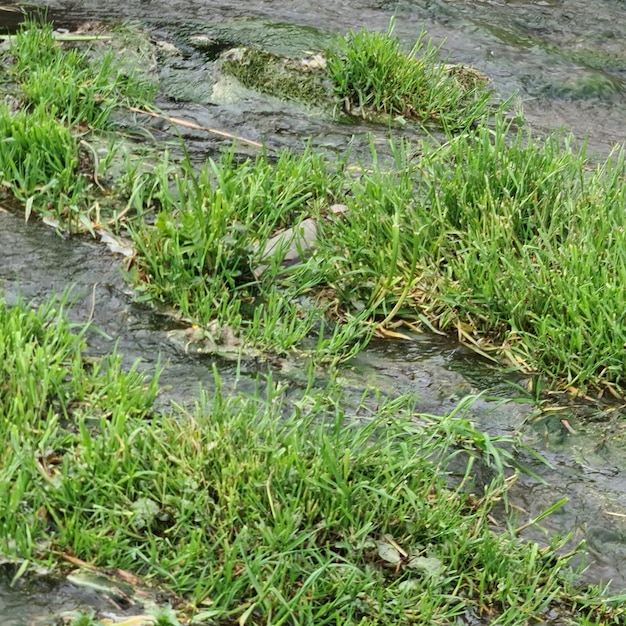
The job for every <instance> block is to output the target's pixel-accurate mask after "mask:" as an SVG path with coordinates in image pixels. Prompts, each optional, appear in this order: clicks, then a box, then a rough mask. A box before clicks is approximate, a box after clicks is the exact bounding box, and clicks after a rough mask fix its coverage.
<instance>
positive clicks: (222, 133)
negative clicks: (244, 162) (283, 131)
mask: <svg viewBox="0 0 626 626" xmlns="http://www.w3.org/2000/svg"><path fill="white" fill-rule="evenodd" d="M128 110H129V111H132V112H133V113H141V114H143V115H149V116H150V117H155V118H157V119H160V120H165V121H166V122H169V123H170V124H176V125H178V126H184V127H185V128H193V129H194V130H203V131H205V132H207V133H213V134H214V135H219V136H220V137H226V138H227V139H236V140H237V141H241V143H247V144H248V145H250V146H254V147H255V148H263V147H264V146H263V144H262V143H259V142H258V141H252V139H246V138H245V137H239V136H238V135H233V134H231V133H227V132H225V131H223V130H216V129H215V128H208V127H207V126H200V124H196V123H195V122H188V121H187V120H182V119H180V118H179V117H170V116H169V115H163V114H161V113H154V112H153V111H146V110H145V109H140V108H138V107H128Z"/></svg>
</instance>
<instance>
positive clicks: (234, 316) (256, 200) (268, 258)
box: [128, 151, 367, 360]
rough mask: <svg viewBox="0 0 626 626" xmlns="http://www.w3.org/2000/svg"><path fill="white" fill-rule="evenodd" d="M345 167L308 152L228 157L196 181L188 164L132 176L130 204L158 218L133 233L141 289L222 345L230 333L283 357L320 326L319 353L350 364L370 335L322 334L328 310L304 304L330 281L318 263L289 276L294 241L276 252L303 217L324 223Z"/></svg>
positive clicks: (339, 189)
mask: <svg viewBox="0 0 626 626" xmlns="http://www.w3.org/2000/svg"><path fill="white" fill-rule="evenodd" d="M342 168H343V165H342V163H338V164H336V168H335V169H334V170H333V169H331V168H329V167H328V165H327V164H326V161H325V159H324V157H323V156H321V155H315V154H313V153H311V152H310V151H306V152H305V153H304V154H302V155H296V154H293V153H291V152H288V151H286V152H283V153H282V154H281V155H279V156H278V158H277V159H270V158H269V157H268V156H267V155H261V156H259V157H258V158H256V159H249V160H245V161H243V162H240V163H237V162H235V160H234V153H233V152H232V151H231V152H230V153H226V154H225V155H223V156H222V158H221V159H220V160H219V161H212V160H209V161H208V162H207V163H206V164H205V166H204V167H203V168H202V169H201V170H200V171H199V172H198V171H195V170H194V168H193V167H192V165H191V163H190V162H189V161H188V160H186V161H184V162H183V163H182V164H181V166H180V167H177V166H175V165H173V166H172V167H171V168H167V167H166V168H159V169H158V171H157V170H155V173H153V174H152V173H150V172H148V173H145V172H144V173H143V174H141V175H138V176H135V177H134V178H133V176H131V177H130V180H131V181H132V182H131V184H130V185H129V191H128V193H129V195H130V196H131V197H133V198H134V201H135V202H137V203H138V205H141V206H142V207H144V210H145V209H146V208H148V209H149V210H151V207H153V208H155V209H156V208H157V207H158V211H159V212H158V215H157V218H156V220H155V223H154V224H150V225H149V224H145V223H143V224H140V225H139V226H137V227H136V228H135V229H134V230H133V240H134V242H135V245H136V248H137V252H138V255H137V258H136V271H135V279H136V281H137V284H138V286H139V288H140V289H141V290H142V292H143V293H144V294H145V295H146V296H147V297H149V298H150V299H151V300H153V301H158V302H161V303H163V304H167V305H174V306H175V307H176V309H177V310H178V311H180V313H181V314H182V315H183V316H184V317H186V318H188V319H191V320H192V321H193V322H194V323H196V324H198V325H200V326H201V327H206V326H207V324H209V323H210V322H217V336H216V340H217V342H218V343H219V341H220V336H219V335H220V328H221V327H224V326H228V327H231V328H235V329H237V330H238V331H239V332H241V334H242V336H243V337H244V338H245V339H247V341H248V342H249V343H250V344H251V345H256V346H261V347H263V348H265V349H269V350H272V351H274V352H276V353H279V354H284V353H289V352H290V351H291V350H292V349H293V348H294V347H296V346H299V345H300V344H301V343H302V341H303V340H304V339H305V338H306V337H307V336H308V335H309V334H310V333H311V331H312V330H313V329H314V327H317V328H318V336H319V340H318V342H317V343H316V345H315V347H314V349H313V351H314V352H317V353H319V354H323V355H325V356H327V357H328V358H330V359H331V360H333V359H334V360H337V359H340V358H346V357H347V356H348V355H350V354H351V353H352V345H353V344H354V342H355V340H356V339H357V338H358V337H361V336H363V335H364V334H365V333H366V332H367V329H364V328H361V329H358V328H353V332H351V333H348V334H347V335H346V334H345V333H343V334H342V330H341V329H338V330H336V331H335V332H330V335H329V334H328V333H325V332H323V331H324V326H323V325H324V321H325V318H324V307H323V306H322V307H311V306H307V305H306V301H305V300H302V299H303V298H306V296H307V294H309V293H311V292H312V290H313V289H314V288H315V287H317V286H319V283H320V280H321V279H323V274H322V273H321V272H316V271H315V259H314V258H313V259H312V261H311V263H310V264H304V265H303V264H300V265H299V266H296V267H295V269H294V270H293V271H290V270H288V269H287V270H285V268H283V267H282V262H283V259H284V256H285V254H286V252H287V247H288V244H289V241H286V242H285V243H283V244H278V245H273V246H272V245H270V244H269V242H270V237H271V236H272V235H274V234H275V233H276V232H277V231H278V232H280V231H281V230H282V231H284V229H285V228H287V227H289V226H293V225H295V226H296V227H297V225H298V224H299V223H300V222H301V221H302V220H303V219H304V218H307V217H309V216H311V215H314V216H316V217H318V218H320V219H323V216H324V215H325V214H327V213H328V212H329V207H330V206H331V205H332V204H333V203H334V202H335V200H336V199H337V198H339V197H341V196H342V195H343V193H344V184H345V181H344V176H343V174H342ZM146 177H147V178H148V179H150V180H151V182H150V184H146V182H145V180H146ZM270 252H271V253H270ZM262 267H265V270H264V271H263V273H262V274H261V275H260V276H259V268H262ZM344 335H345V338H344ZM329 342H330V343H329Z"/></svg>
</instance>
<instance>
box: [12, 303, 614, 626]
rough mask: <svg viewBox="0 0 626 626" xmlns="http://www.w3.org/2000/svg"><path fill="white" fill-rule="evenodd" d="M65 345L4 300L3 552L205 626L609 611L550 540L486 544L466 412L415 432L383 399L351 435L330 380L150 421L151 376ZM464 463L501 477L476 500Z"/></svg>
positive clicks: (400, 403) (219, 396)
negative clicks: (72, 569) (141, 593)
mask: <svg viewBox="0 0 626 626" xmlns="http://www.w3.org/2000/svg"><path fill="white" fill-rule="evenodd" d="M71 330H72V329H71V327H70V325H69V324H68V323H67V322H66V321H64V319H63V317H62V315H61V313H60V311H59V310H58V309H57V308H55V306H54V305H53V304H48V305H45V306H43V307H42V308H40V309H38V310H29V309H27V308H26V307H24V306H23V305H17V306H15V307H13V308H8V307H7V306H6V304H4V303H1V304H0V338H2V342H1V343H0V355H1V356H2V358H1V359H0V368H2V369H1V373H2V378H1V380H2V381H3V382H2V394H1V399H2V400H1V401H2V411H3V417H4V419H3V420H1V421H0V443H1V444H2V445H1V448H0V449H1V450H2V452H1V453H0V461H1V462H0V497H2V502H3V507H2V508H1V509H0V529H1V530H2V532H1V533H0V549H1V551H2V553H3V554H5V555H8V556H11V557H13V558H21V559H26V560H35V561H38V562H47V563H51V562H54V561H55V554H58V553H71V554H73V555H75V556H76V557H78V558H80V559H84V560H86V561H89V562H91V563H93V564H94V565H97V566H101V567H104V568H106V567H116V568H122V569H126V570H129V571H133V572H135V573H138V574H141V575H144V576H147V577H149V578H151V579H153V580H154V581H158V582H160V583H161V584H165V585H167V586H168V588H169V589H170V590H172V591H174V592H176V593H178V594H182V595H184V596H186V597H187V599H188V600H190V601H191V603H192V606H194V607H196V608H195V612H196V613H197V615H196V618H197V619H198V620H210V621H212V623H217V624H230V623H232V622H233V620H239V621H240V622H241V623H244V622H245V621H255V622H263V623H268V624H283V623H286V622H290V621H296V622H297V623H302V624H326V623H334V624H336V623H342V624H364V623H372V624H374V623H386V624H405V623H407V621H413V622H416V623H436V622H438V621H441V622H446V621H450V620H454V619H456V618H457V617H458V616H461V615H463V616H468V615H471V616H474V617H476V618H477V617H479V616H480V615H481V614H483V613H484V612H485V611H487V612H488V613H489V616H490V619H491V620H492V622H491V623H494V624H495V623H497V624H519V623H520V615H523V616H524V619H528V620H531V619H533V618H539V617H541V616H542V615H544V614H545V613H546V612H547V611H550V610H552V609H556V608H557V606H561V608H563V607H568V606H569V607H570V608H572V609H576V607H580V608H581V610H583V609H585V607H586V610H588V611H591V610H592V609H593V607H595V608H596V609H601V610H605V612H606V613H607V614H608V613H609V610H608V609H602V601H601V600H599V599H598V596H597V594H598V590H594V589H591V590H587V591H583V590H576V589H575V588H574V587H573V586H572V583H571V573H569V572H568V570H567V567H566V565H567V557H559V556H557V554H556V552H555V550H556V548H557V544H556V543H555V545H554V546H552V547H550V548H545V549H541V550H540V549H539V547H538V546H537V545H535V544H532V543H526V542H524V541H521V540H519V539H518V538H517V537H516V536H515V532H514V531H513V530H512V529H511V530H509V531H505V530H503V531H502V532H500V533H498V534H496V533H494V532H493V531H492V530H491V529H490V527H489V522H488V515H489V514H490V513H491V511H492V509H493V506H494V505H495V504H496V502H498V501H500V499H501V498H502V497H503V495H504V494H505V492H506V483H505V482H504V480H503V478H504V477H503V474H502V472H503V470H504V468H505V466H506V464H507V463H508V461H509V459H510V451H508V450H506V449H505V448H503V447H502V446H504V445H506V444H507V442H506V441H504V440H498V439H493V438H489V437H486V436H485V435H483V434H482V433H480V432H478V431H476V429H475V428H474V427H473V426H472V424H471V423H469V422H468V420H467V419H466V418H465V417H464V414H463V410H464V408H466V407H467V406H468V402H467V401H465V402H464V403H462V404H461V405H460V406H459V408H458V410H457V411H455V412H454V413H453V414H451V415H449V416H446V417H442V418H438V417H433V416H420V417H419V419H417V420H416V419H415V416H414V414H413V400H412V398H409V397H402V398H399V399H396V400H393V401H378V402H377V403H376V404H377V409H376V411H375V414H374V415H373V417H372V419H371V420H369V421H368V422H367V423H363V422H362V420H359V419H357V418H356V417H355V415H352V414H351V413H349V412H347V411H346V409H344V408H342V405H343V400H342V395H341V392H340V390H339V388H338V387H337V385H336V383H334V382H333V381H332V380H331V381H330V382H329V383H328V385H327V386H326V387H325V388H320V389H318V390H317V391H315V378H314V375H313V374H312V375H311V378H310V380H309V386H308V388H307V392H306V393H305V395H304V396H302V397H301V398H300V399H297V400H296V399H294V398H292V400H291V401H288V400H287V396H286V395H285V394H284V389H281V388H280V387H279V386H277V385H275V384H274V383H273V382H272V381H271V380H269V379H268V380H265V381H259V382H260V383H261V382H263V387H264V389H265V391H263V392H262V391H260V390H259V391H257V393H256V394H254V395H252V396H244V395H241V394H239V393H232V391H228V392H222V390H221V386H220V381H219V378H218V377H217V376H216V389H215V391H214V392H213V393H212V394H211V395H208V394H204V395H202V396H201V399H200V401H199V403H198V405H197V406H196V407H195V409H193V410H192V411H190V412H187V411H183V410H182V409H181V410H177V411H176V412H174V413H173V414H168V415H155V414H154V413H153V409H152V402H153V399H154V395H155V392H156V381H155V380H152V381H146V380H144V378H143V377H142V376H141V375H140V374H139V373H137V372H136V371H131V372H129V373H124V372H123V371H122V370H121V369H120V367H119V361H118V359H117V358H116V357H111V358H106V359H104V360H102V361H100V360H90V361H86V360H85V359H84V358H83V357H82V356H81V350H82V347H83V345H84V344H83V341H82V339H81V337H80V335H74V334H72V333H71ZM146 387H147V390H146ZM260 388H261V387H259V389H260ZM508 443H509V444H510V443H511V442H508ZM461 451H463V455H461V454H460V452H461ZM479 458H482V459H483V460H484V462H486V463H487V464H488V465H489V466H491V467H492V469H493V470H494V474H495V475H496V478H495V479H494V481H493V483H492V484H490V485H488V486H487V487H485V488H483V487H480V486H479V485H475V484H474V485H473V484H472V479H471V476H472V472H473V470H472V468H473V466H474V464H475V463H476V462H477V461H478V459H479ZM463 459H465V461H463ZM452 461H454V469H455V471H459V470H460V471H461V474H464V475H465V479H464V480H463V484H464V485H465V488H464V489H461V488H455V487H454V483H453V482H452V481H451V476H452V474H451V472H452V466H451V465H450V463H451V462H452ZM472 487H473V488H474V490H475V494H472V493H471V488H472ZM50 545H52V546H53V547H54V551H50V549H49V546H50ZM574 595H576V598H577V599H576V601H575V602H574V601H572V600H568V598H572V597H573V596H574ZM566 613H567V611H565V614H566ZM574 614H575V613H574ZM597 615H600V617H601V613H599V614H596V616H597ZM600 617H598V619H600ZM86 619H87V618H86ZM598 619H594V622H595V623H598Z"/></svg>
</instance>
